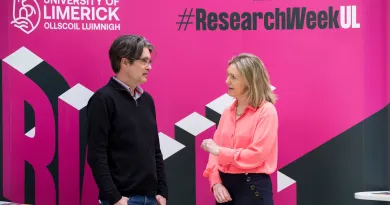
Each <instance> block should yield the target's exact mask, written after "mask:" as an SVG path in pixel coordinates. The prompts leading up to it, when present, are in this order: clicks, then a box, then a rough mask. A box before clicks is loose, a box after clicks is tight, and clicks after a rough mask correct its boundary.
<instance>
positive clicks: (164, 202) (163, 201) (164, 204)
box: [156, 195, 167, 205]
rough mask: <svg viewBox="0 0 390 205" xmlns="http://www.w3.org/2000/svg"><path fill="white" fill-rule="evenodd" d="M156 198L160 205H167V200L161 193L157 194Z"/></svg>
mask: <svg viewBox="0 0 390 205" xmlns="http://www.w3.org/2000/svg"><path fill="white" fill-rule="evenodd" d="M156 200H157V204H158V205H167V200H166V199H165V198H164V197H163V196H161V195H157V196H156Z"/></svg>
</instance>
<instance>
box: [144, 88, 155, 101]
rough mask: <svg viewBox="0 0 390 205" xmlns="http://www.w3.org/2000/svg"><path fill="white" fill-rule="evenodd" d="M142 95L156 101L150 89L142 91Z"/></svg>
mask: <svg viewBox="0 0 390 205" xmlns="http://www.w3.org/2000/svg"><path fill="white" fill-rule="evenodd" d="M142 96H143V97H144V98H145V99H147V100H151V101H154V99H153V97H152V95H151V94H150V93H149V92H148V91H145V90H144V91H143V92H142Z"/></svg>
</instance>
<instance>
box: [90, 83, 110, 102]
mask: <svg viewBox="0 0 390 205" xmlns="http://www.w3.org/2000/svg"><path fill="white" fill-rule="evenodd" d="M112 95H113V88H112V87H111V86H110V85H109V84H106V85H104V86H102V87H100V88H98V89H97V90H96V91H95V92H94V93H93V94H92V96H91V98H90V99H89V101H90V102H91V101H92V100H99V101H100V100H101V101H105V102H106V101H108V100H109V99H111V98H112Z"/></svg>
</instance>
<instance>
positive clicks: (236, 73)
mask: <svg viewBox="0 0 390 205" xmlns="http://www.w3.org/2000/svg"><path fill="white" fill-rule="evenodd" d="M226 84H227V86H228V94H229V95H230V96H232V97H234V98H235V102H234V103H233V104H232V105H231V106H230V107H228V108H226V109H225V110H224V112H223V113H222V116H221V118H220V121H219V125H218V128H217V130H216V131H215V134H214V137H213V139H206V140H204V141H203V142H202V145H201V147H202V148H203V149H204V150H206V151H207V152H209V153H210V156H209V161H208V163H207V167H206V170H205V171H204V173H203V175H204V176H205V177H207V178H208V179H209V181H210V185H211V189H212V192H213V193H214V196H215V199H216V201H217V203H216V204H221V203H224V204H226V205H273V204H274V202H273V193H272V182H271V178H270V176H269V174H271V173H273V172H274V171H275V169H276V165H277V151H278V139H277V137H278V115H277V112H276V109H275V107H274V104H275V101H276V97H275V95H274V93H273V92H272V90H271V85H270V80H269V77H268V73H267V70H266V68H265V67H264V64H263V63H262V61H261V60H260V59H259V58H258V57H256V56H254V55H252V54H240V55H238V56H236V57H234V58H233V59H232V60H230V61H229V67H228V69H227V79H226Z"/></svg>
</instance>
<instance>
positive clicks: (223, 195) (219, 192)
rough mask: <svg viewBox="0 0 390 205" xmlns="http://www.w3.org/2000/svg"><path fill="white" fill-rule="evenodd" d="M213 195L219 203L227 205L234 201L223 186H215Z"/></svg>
mask: <svg viewBox="0 0 390 205" xmlns="http://www.w3.org/2000/svg"><path fill="white" fill-rule="evenodd" d="M213 193H214V197H215V200H217V202H218V203H225V202H228V201H231V200H232V197H230V194H229V192H228V190H227V189H226V188H225V186H224V185H222V184H215V185H214V186H213Z"/></svg>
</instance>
